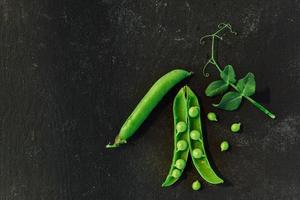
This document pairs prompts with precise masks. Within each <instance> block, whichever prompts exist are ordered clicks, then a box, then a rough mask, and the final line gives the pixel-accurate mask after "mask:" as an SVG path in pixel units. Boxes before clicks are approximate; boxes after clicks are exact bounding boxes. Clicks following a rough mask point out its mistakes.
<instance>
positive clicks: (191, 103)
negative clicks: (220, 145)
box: [185, 86, 224, 184]
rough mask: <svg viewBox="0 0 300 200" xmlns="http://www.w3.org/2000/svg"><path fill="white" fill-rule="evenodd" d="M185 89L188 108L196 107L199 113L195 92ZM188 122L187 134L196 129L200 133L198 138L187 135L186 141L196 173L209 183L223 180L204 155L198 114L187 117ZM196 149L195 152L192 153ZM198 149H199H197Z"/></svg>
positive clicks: (217, 182) (218, 182)
mask: <svg viewBox="0 0 300 200" xmlns="http://www.w3.org/2000/svg"><path fill="white" fill-rule="evenodd" d="M185 90H186V99H187V100H186V102H187V104H188V108H190V107H198V108H199V113H200V105H199V102H198V98H197V96H196V94H195V93H194V92H193V91H192V90H191V89H190V88H189V87H188V86H186V87H185ZM188 122H189V134H190V133H191V132H192V131H193V130H196V131H198V132H199V133H200V138H199V139H198V140H193V139H190V138H191V137H188V143H189V148H190V154H191V157H192V161H193V164H194V166H195V167H196V169H197V171H198V173H199V174H200V175H201V177H202V178H203V179H204V180H205V181H207V182H208V183H211V184H220V183H223V182H224V181H223V180H222V179H221V178H220V177H218V175H217V174H216V173H215V172H214V170H213V169H212V167H211V166H210V164H209V161H208V158H207V156H206V152H205V147H204V141H203V136H202V125H201V118H200V115H199V116H198V117H196V118H191V117H189V118H188ZM195 150H196V153H194V152H195ZM199 150H200V151H199Z"/></svg>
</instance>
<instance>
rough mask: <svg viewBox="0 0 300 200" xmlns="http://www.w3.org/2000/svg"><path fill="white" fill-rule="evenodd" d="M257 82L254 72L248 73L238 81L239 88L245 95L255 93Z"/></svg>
mask: <svg viewBox="0 0 300 200" xmlns="http://www.w3.org/2000/svg"><path fill="white" fill-rule="evenodd" d="M255 88H256V83H255V77H254V74H252V73H248V74H247V75H246V76H245V77H244V78H242V79H240V80H239V81H238V83H237V89H238V91H239V92H240V93H241V95H243V96H251V95H253V94H254V93H255Z"/></svg>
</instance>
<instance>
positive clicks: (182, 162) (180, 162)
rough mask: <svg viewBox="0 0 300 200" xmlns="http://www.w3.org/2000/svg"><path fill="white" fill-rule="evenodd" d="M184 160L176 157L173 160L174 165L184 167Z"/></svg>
mask: <svg viewBox="0 0 300 200" xmlns="http://www.w3.org/2000/svg"><path fill="white" fill-rule="evenodd" d="M185 165H186V162H185V160H183V159H178V160H176V162H175V167H177V168H178V169H181V170H183V169H184V168H185Z"/></svg>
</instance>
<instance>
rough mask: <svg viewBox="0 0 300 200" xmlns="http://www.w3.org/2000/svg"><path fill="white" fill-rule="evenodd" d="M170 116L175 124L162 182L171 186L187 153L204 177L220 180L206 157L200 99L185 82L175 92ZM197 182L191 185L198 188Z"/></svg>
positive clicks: (179, 173) (178, 176) (178, 175)
mask: <svg viewBox="0 0 300 200" xmlns="http://www.w3.org/2000/svg"><path fill="white" fill-rule="evenodd" d="M173 116H174V127H175V129H174V152H173V159H172V164H171V167H170V170H169V173H168V175H167V178H166V179H165V181H164V183H163V184H162V186H163V187H167V186H170V185H172V184H174V183H175V182H176V181H177V180H178V179H179V178H180V176H181V175H182V172H183V170H184V168H185V165H186V162H187V159H188V156H189V154H190V156H191V158H192V162H193V164H194V166H195V168H196V169H197V171H198V173H199V174H200V175H201V177H202V178H203V179H204V180H206V181H207V182H209V183H211V184H219V183H223V180H222V179H221V178H220V177H218V176H217V174H216V173H215V172H214V170H213V169H212V167H211V166H210V164H209V160H208V159H207V156H206V152H205V148H204V142H203V136H202V127H201V119H200V106H199V102H198V99H197V96H196V95H195V94H194V92H193V91H192V90H191V89H190V88H189V87H188V86H185V87H183V88H182V89H181V90H180V91H179V92H178V94H177V95H176V97H175V99H174V103H173ZM199 184H200V183H199V182H195V183H194V184H193V188H194V189H197V188H198V186H199V188H200V185H199ZM196 186H197V187H196ZM199 188H198V189H199Z"/></svg>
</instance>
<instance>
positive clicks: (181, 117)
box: [162, 89, 189, 187]
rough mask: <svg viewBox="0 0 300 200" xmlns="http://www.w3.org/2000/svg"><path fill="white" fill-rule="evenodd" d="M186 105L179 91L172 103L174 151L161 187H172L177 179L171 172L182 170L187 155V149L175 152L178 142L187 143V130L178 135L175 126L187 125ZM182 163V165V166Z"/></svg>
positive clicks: (181, 92) (183, 92)
mask: <svg viewBox="0 0 300 200" xmlns="http://www.w3.org/2000/svg"><path fill="white" fill-rule="evenodd" d="M187 110H188V108H187V103H186V100H185V91H184V89H181V90H180V91H179V92H178V93H177V95H176V96H175V98H174V102H173V115H174V150H173V159H172V165H171V167H170V170H169V173H168V176H167V178H166V179H165V181H164V183H163V184H162V186H163V187H167V186H170V185H173V184H174V183H175V182H176V181H177V180H178V179H179V177H180V176H179V177H177V178H176V177H174V176H173V175H172V173H173V170H175V169H180V170H181V171H183V170H184V168H185V165H186V162H187V159H188V155H189V148H186V149H185V150H184V151H178V150H177V148H178V147H177V144H178V142H179V141H188V137H189V135H188V128H186V130H185V131H184V132H181V133H180V134H179V132H178V129H177V125H178V123H179V122H184V123H185V124H187V119H188V112H187ZM183 163H184V164H183ZM181 174H182V173H181Z"/></svg>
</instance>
